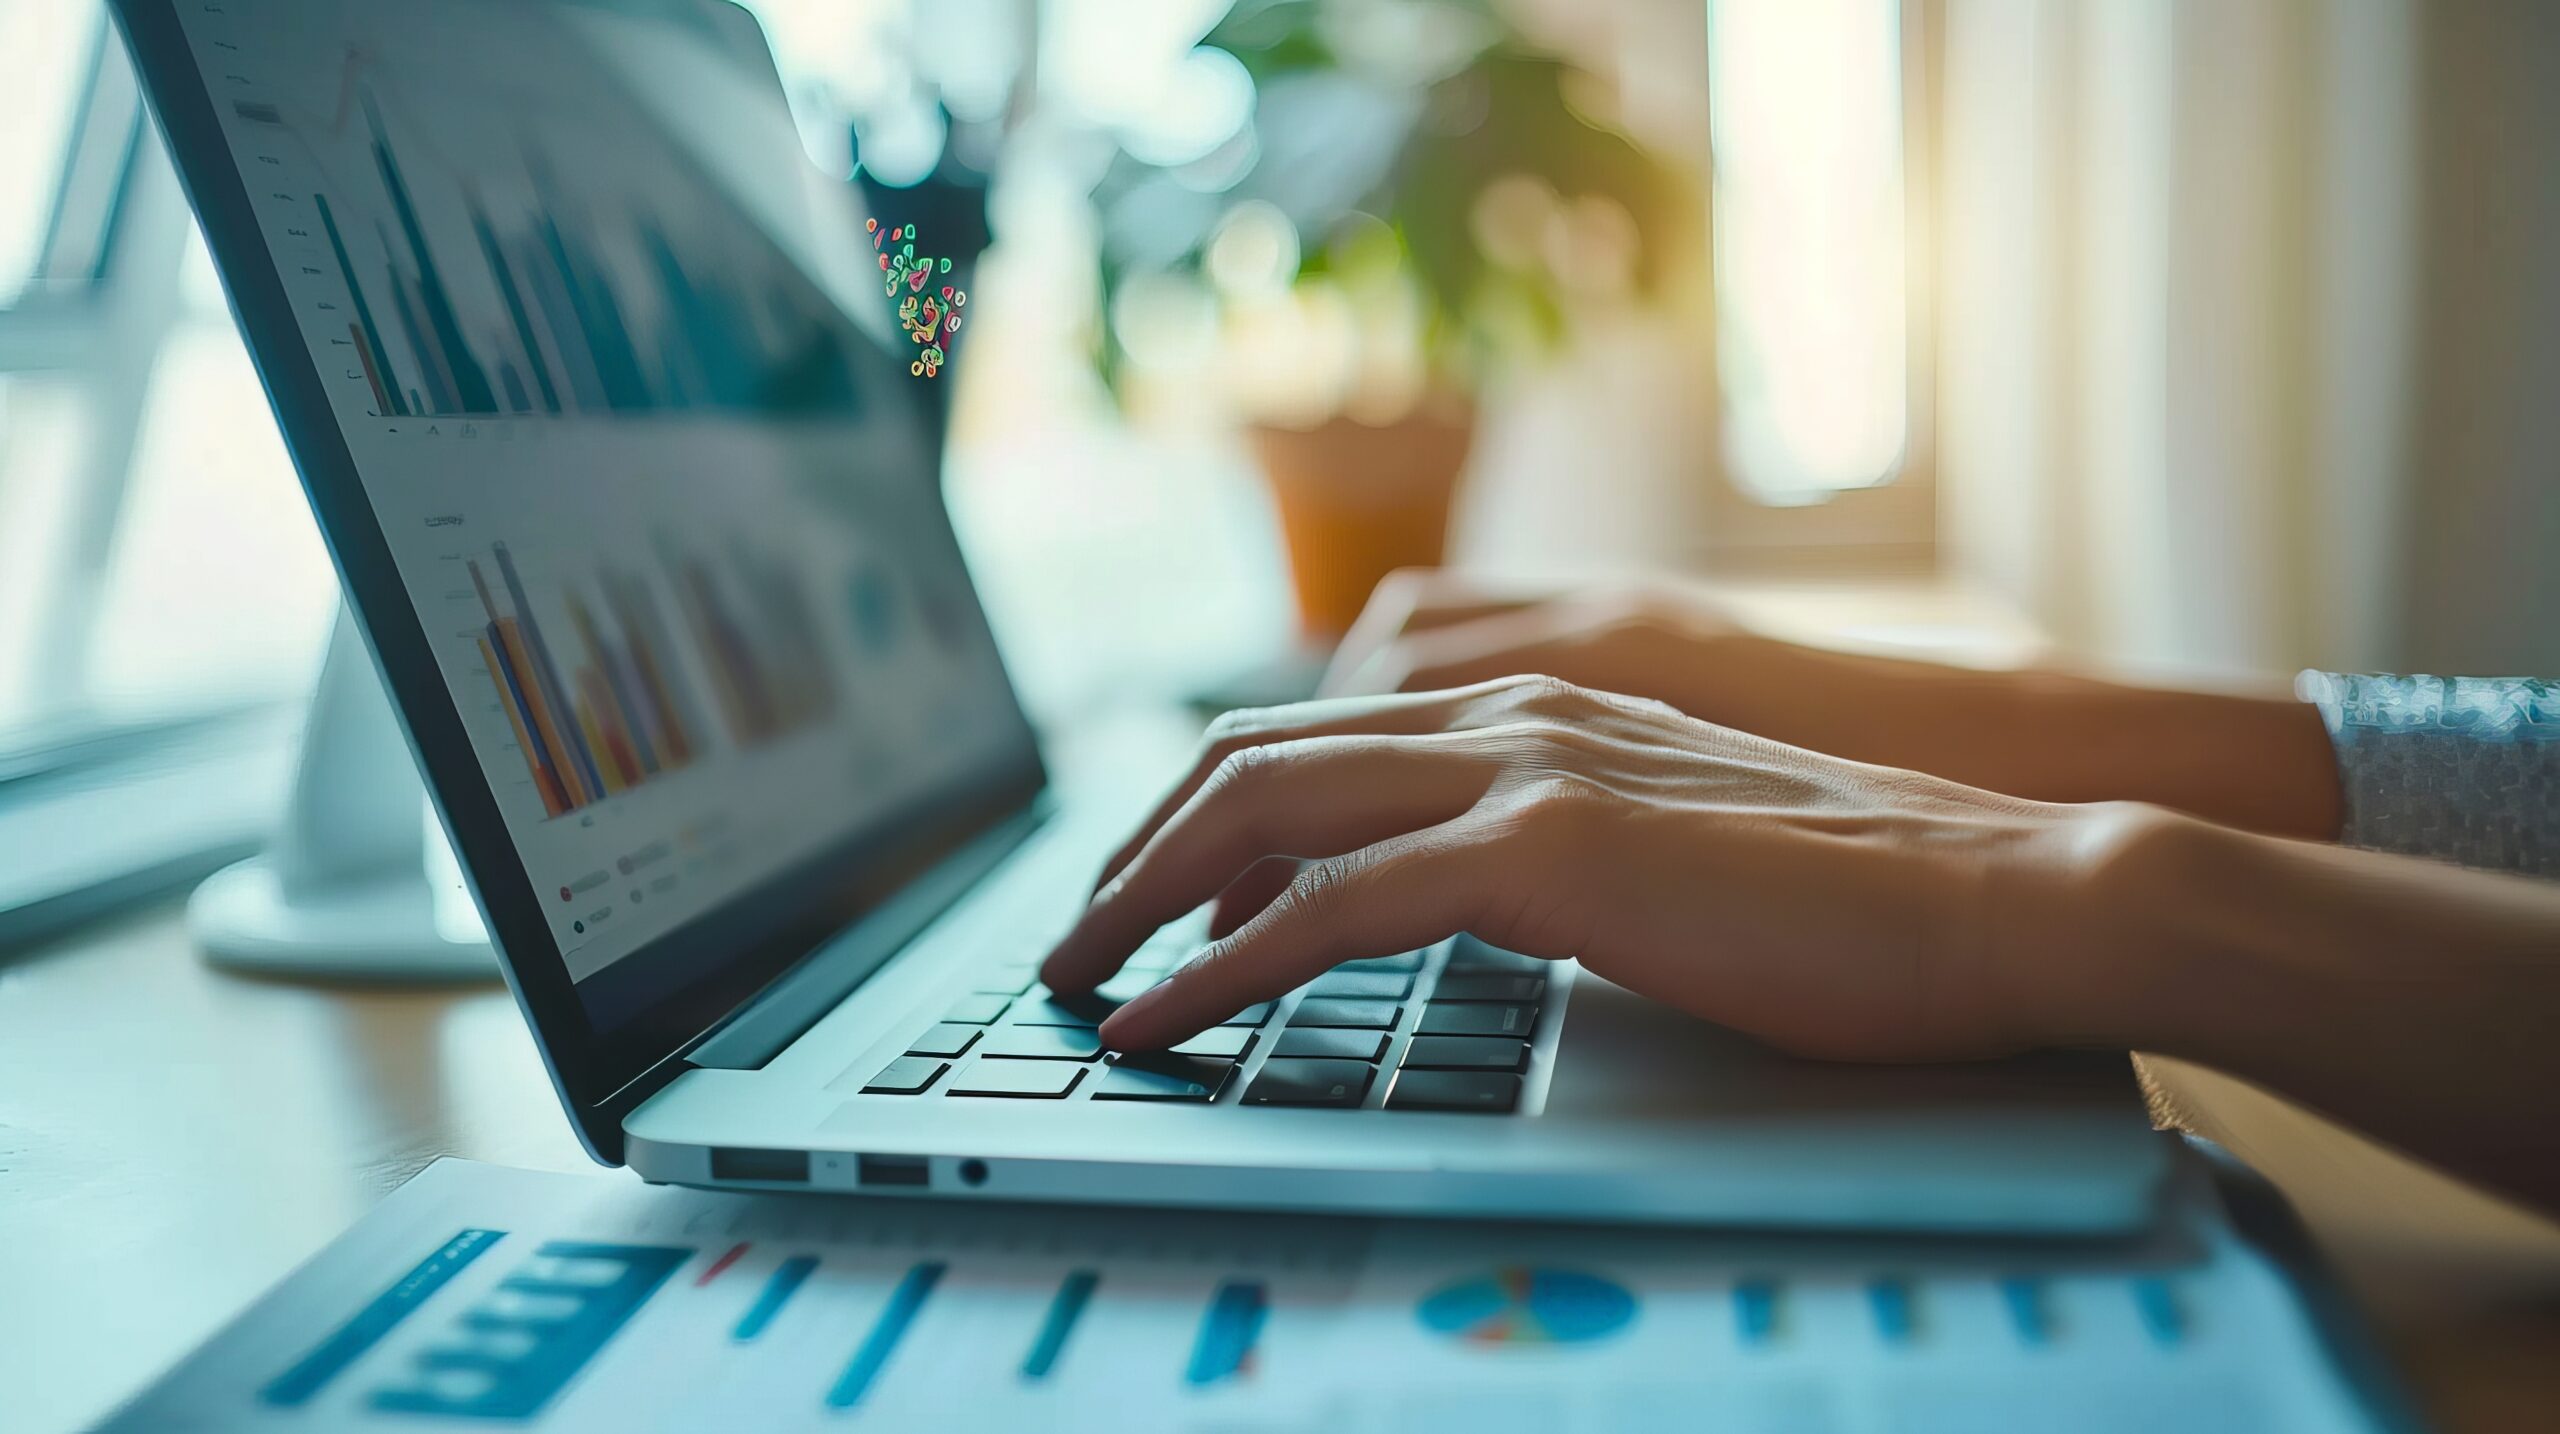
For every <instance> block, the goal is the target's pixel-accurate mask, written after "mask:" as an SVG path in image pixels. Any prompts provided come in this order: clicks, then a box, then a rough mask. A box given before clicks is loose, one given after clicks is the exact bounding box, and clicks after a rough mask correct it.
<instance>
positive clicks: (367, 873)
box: [187, 609, 498, 981]
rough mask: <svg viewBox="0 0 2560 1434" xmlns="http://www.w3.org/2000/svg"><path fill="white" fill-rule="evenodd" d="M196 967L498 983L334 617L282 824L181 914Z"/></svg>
mask: <svg viewBox="0 0 2560 1434" xmlns="http://www.w3.org/2000/svg"><path fill="white" fill-rule="evenodd" d="M187 926H188V929H189V930H190V931H191V932H192V933H193V934H194V936H195V939H196V942H197V944H198V946H199V947H200V948H201V949H202V950H203V952H204V957H205V959H206V960H208V961H210V962H212V963H214V964H215V965H217V966H224V967H229V968H231V969H234V970H242V971H253V972H257V973H259V974H263V975H278V976H306V977H313V978H317V979H323V980H337V981H485V980H493V979H495V978H496V976H497V974H498V966H497V958H496V956H495V955H494V954H493V953H492V952H491V951H490V949H489V940H488V935H487V933H486V932H485V931H484V930H483V929H482V927H481V924H480V917H479V913H478V912H476V911H475V910H473V909H472V905H471V900H470V897H469V896H468V894H467V893H465V892H464V891H463V890H462V881H461V873H460V870H459V868H457V867H456V866H455V864H454V860H453V853H452V851H451V849H450V848H448V847H447V846H446V844H445V840H444V836H443V833H441V832H438V831H436V830H434V829H433V825H432V821H431V819H430V818H429V817H428V815H427V812H426V801H425V791H424V788H422V787H421V786H420V784H419V781H418V768H417V762H416V759H415V758H414V757H413V756H412V755H411V753H410V751H409V745H408V742H407V741H406V739H404V738H403V737H402V736H401V734H400V728H399V726H398V724H397V723H396V722H395V721H394V719H393V717H392V715H391V703H390V699H389V698H388V697H386V696H385V695H384V693H383V690H382V683H381V680H380V678H379V676H378V675H377V674H376V673H375V671H374V667H373V660H372V658H371V657H369V656H368V655H366V653H365V650H364V641H363V639H362V638H361V637H360V636H359V635H358V634H357V631H356V626H355V619H354V618H353V617H352V616H351V615H349V614H348V613H347V612H345V611H344V610H343V609H342V610H340V612H339V614H338V622H337V627H336V629H335V630H334V631H332V632H331V633H330V635H329V652H328V656H327V657H326V658H324V659H323V660H322V662H321V664H320V682H319V685H318V686H317V688H316V689H314V691H313V692H312V695H311V716H310V721H309V723H308V725H307V726H306V727H305V729H304V732H303V738H302V755H301V759H300V761H299V763H298V764H297V766H296V768H295V771H294V780H293V792H292V794H291V796H289V797H288V798H287V799H286V802H285V814H284V821H283V822H282V823H281V825H280V826H279V827H278V829H277V831H276V833H275V836H274V838H273V839H272V840H271V841H270V842H269V843H268V846H267V850H266V851H265V852H264V853H263V854H261V855H259V856H255V857H251V858H250V859H249V860H247V861H244V862H241V863H239V864H237V865H235V866H231V867H227V868H225V869H223V870H221V871H218V872H216V873H214V874H213V875H212V876H211V877H209V878H207V879H206V881H205V883H204V884H203V885H202V886H199V887H197V888H196V893H195V896H194V897H193V898H192V899H191V900H190V901H189V902H188V903H187Z"/></svg>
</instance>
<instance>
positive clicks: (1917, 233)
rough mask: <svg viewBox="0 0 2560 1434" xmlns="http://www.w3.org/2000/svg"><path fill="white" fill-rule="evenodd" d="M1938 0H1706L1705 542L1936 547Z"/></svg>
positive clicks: (1863, 548) (1873, 554) (1921, 554)
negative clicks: (1933, 318) (1708, 465)
mask: <svg viewBox="0 0 2560 1434" xmlns="http://www.w3.org/2000/svg"><path fill="white" fill-rule="evenodd" d="M1936 8H1937V6H1936V4H1935V0H1709V3H1708V6H1707V37H1706V38H1707V74H1706V79H1707V94H1708V108H1709V142H1710V151H1711V159H1710V177H1711V190H1710V194H1711V199H1710V204H1711V211H1710V212H1711V215H1712V224H1711V228H1712V234H1713V238H1712V244H1713V261H1712V265H1713V270H1714V275H1715V285H1714V289H1715V313H1716V371H1717V387H1718V390H1719V394H1720V400H1721V410H1722V413H1721V422H1720V424H1719V435H1720V442H1721V447H1722V455H1721V456H1722V469H1723V473H1724V477H1725V482H1724V483H1723V484H1721V485H1720V488H1721V490H1722V491H1721V492H1720V493H1719V495H1718V497H1719V500H1720V501H1719V502H1718V504H1717V509H1716V512H1715V514H1714V528H1715V531H1714V534H1713V541H1714V545H1715V547H1716V548H1717V550H1718V551H1719V552H1720V553H1721V554H1722V555H1724V556H1726V557H1728V558H1732V557H1737V556H1740V557H1743V558H1745V560H1746V562H1747V560H1748V557H1749V555H1750V554H1752V553H1754V552H1768V551H1771V550H1789V549H1792V550H1814V549H1827V550H1855V551H1856V552H1858V553H1859V554H1861V555H1862V558H1863V560H1865V561H1870V562H1873V561H1876V560H1878V559H1880V558H1887V557H1889V556H1890V555H1892V554H1894V553H1896V552H1897V551H1898V552H1899V553H1901V554H1906V555H1908V556H1909V557H1910V558H1912V559H1913V560H1915V561H1918V562H1922V563H1925V562H1926V561H1928V560H1929V557H1930V554H1931V552H1932V550H1933V548H1934V541H1933V537H1934V531H1935V512H1934V509H1935V497H1934V494H1933V492H1932V479H1933V476H1934V475H1933V473H1932V471H1931V450H1930V446H1929V442H1928V437H1929V435H1928V422H1927V415H1928V412H1929V389H1928V381H1929V371H1928V368H1929V366H1928V364H1927V363H1926V362H1925V361H1924V356H1925V354H1926V352H1927V348H1926V343H1927V336H1928V326H1927V315H1926V313H1925V311H1924V309H1923V304H1924V302H1925V299H1926V297H1927V293H1928V289H1929V286H1928V285H1927V283H1926V282H1925V281H1924V278H1923V276H1924V275H1925V272H1926V271H1925V268H1924V267H1923V262H1922V259H1923V256H1924V255H1925V253H1926V249H1927V246H1926V245H1925V243H1916V242H1915V240H1917V239H1920V238H1922V237H1924V236H1925V232H1926V231H1925V230H1924V229H1923V228H1922V226H1921V223H1920V216H1921V215H1922V214H1923V213H1924V207H1925V202H1926V200H1927V197H1928V196H1927V181H1928V179H1929V170H1928V167H1927V165H1926V159H1927V156H1928V153H1929V149H1928V133H1927V130H1926V126H1925V116H1926V114H1927V110H1926V102H1927V100H1928V97H1929V94H1930V88H1931V79H1932V76H1933V73H1934V63H1933V59H1932V57H1933V55H1934V49H1933V32H1934V25H1933V23H1932V21H1933V17H1934V14H1935V11H1936Z"/></svg>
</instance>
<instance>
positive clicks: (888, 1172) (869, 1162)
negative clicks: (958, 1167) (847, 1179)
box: [853, 1155, 932, 1189]
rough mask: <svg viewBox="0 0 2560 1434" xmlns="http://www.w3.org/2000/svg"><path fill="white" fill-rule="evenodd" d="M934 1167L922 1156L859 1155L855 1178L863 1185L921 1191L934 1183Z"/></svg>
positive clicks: (854, 1172) (855, 1158)
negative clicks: (904, 1187)
mask: <svg viewBox="0 0 2560 1434" xmlns="http://www.w3.org/2000/svg"><path fill="white" fill-rule="evenodd" d="M931 1170H932V1167H931V1165H930V1164H928V1163H927V1162H926V1160H925V1158H924V1157H923V1156H921V1155H857V1156H855V1157H854V1161H853V1176H854V1180H855V1182H856V1183H857V1184H862V1185H904V1186H907V1187H910V1188H915V1189H921V1188H922V1187H924V1186H925V1185H927V1184H930V1183H931V1182H932V1175H931Z"/></svg>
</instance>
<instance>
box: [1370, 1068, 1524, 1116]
mask: <svg viewBox="0 0 2560 1434" xmlns="http://www.w3.org/2000/svg"><path fill="white" fill-rule="evenodd" d="M1519 1108H1520V1077H1518V1076H1516V1075H1500V1074H1496V1073H1494V1072H1492V1071H1414V1070H1408V1071H1399V1072H1397V1074H1396V1083H1395V1085H1394V1086H1393V1087H1391V1088H1389V1090H1388V1091H1387V1109H1389V1110H1470V1111H1477V1112H1481V1113H1489V1114H1495V1115H1505V1114H1509V1113H1510V1112H1512V1111H1515V1110H1518V1109H1519Z"/></svg>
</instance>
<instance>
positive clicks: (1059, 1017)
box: [1013, 996, 1120, 1030]
mask: <svg viewBox="0 0 2560 1434" xmlns="http://www.w3.org/2000/svg"><path fill="white" fill-rule="evenodd" d="M1118 1009H1120V1007H1119V1004H1118V1003H1117V1002H1114V1001H1106V1000H1103V999H1101V998H1100V997H1098V996H1033V997H1031V998H1030V999H1028V1000H1026V1001H1023V1002H1022V1003H1021V1004H1019V1005H1017V1006H1016V1007H1015V1008H1014V1012H1013V1023H1014V1024H1015V1025H1017V1026H1082V1027H1084V1028H1085V1029H1086V1030H1091V1029H1093V1028H1094V1027H1096V1026H1098V1025H1101V1024H1102V1018H1103V1017H1105V1016H1108V1015H1110V1014H1111V1013H1112V1012H1113V1011H1116V1010H1118Z"/></svg>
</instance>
